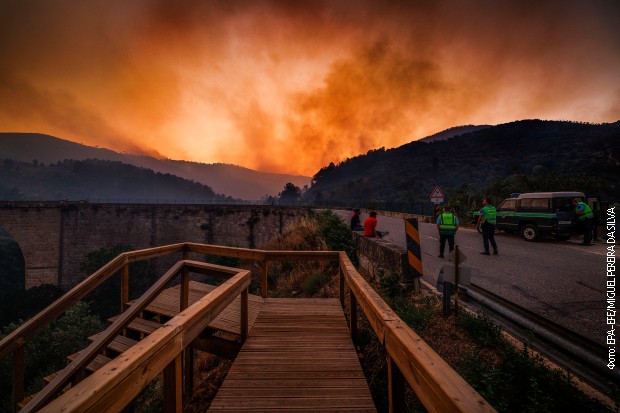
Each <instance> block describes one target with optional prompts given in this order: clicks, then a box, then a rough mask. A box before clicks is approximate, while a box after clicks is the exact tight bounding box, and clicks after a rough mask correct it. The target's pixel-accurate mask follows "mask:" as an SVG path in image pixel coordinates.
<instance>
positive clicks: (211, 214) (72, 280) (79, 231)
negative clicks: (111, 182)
mask: <svg viewBox="0 0 620 413" xmlns="http://www.w3.org/2000/svg"><path fill="white" fill-rule="evenodd" d="M306 215H307V209H304V208H295V207H274V206H245V205H242V206H239V205H148V204H90V203H87V202H75V203H74V202H0V227H2V228H4V229H5V230H6V231H8V232H9V233H10V234H11V236H12V237H13V238H14V239H15V240H16V241H17V242H18V243H19V246H20V248H21V249H22V252H23V254H24V260H25V266H26V275H25V277H26V283H25V284H26V288H30V287H33V286H36V285H40V284H43V283H49V284H54V285H58V286H60V287H61V288H64V289H68V288H71V287H72V286H74V285H75V284H77V283H78V282H79V281H81V280H82V278H83V276H84V274H82V273H81V271H80V269H79V267H80V264H81V263H82V262H83V261H84V260H85V259H86V256H87V254H88V253H89V252H92V251H94V250H97V249H99V248H109V247H112V246H114V245H116V244H128V245H131V246H133V247H134V248H136V249H141V248H149V247H156V246H161V245H168V244H175V243H179V242H199V243H208V244H219V245H234V246H239V247H246V248H260V247H262V246H263V245H265V244H266V243H267V242H268V241H269V240H271V239H272V238H273V237H274V236H276V235H278V234H281V233H282V231H283V229H284V227H285V226H286V225H287V224H289V223H292V222H295V221H298V220H299V219H301V218H303V217H305V216H306Z"/></svg>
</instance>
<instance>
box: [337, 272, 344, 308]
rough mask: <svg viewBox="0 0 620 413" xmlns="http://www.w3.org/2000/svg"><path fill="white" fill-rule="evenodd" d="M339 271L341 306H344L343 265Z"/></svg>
mask: <svg viewBox="0 0 620 413" xmlns="http://www.w3.org/2000/svg"><path fill="white" fill-rule="evenodd" d="M338 272H339V277H338V278H339V287H340V288H339V292H340V306H341V307H342V308H344V271H342V267H340V270H339V271H338Z"/></svg>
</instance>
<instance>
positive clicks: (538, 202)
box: [521, 198, 549, 209]
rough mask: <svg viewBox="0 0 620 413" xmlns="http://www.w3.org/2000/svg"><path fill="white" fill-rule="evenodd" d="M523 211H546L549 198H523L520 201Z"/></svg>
mask: <svg viewBox="0 0 620 413" xmlns="http://www.w3.org/2000/svg"><path fill="white" fill-rule="evenodd" d="M521 208H523V209H548V208H549V198H524V199H522V200H521Z"/></svg>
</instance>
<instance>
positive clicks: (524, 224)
mask: <svg viewBox="0 0 620 413" xmlns="http://www.w3.org/2000/svg"><path fill="white" fill-rule="evenodd" d="M574 198H579V199H581V200H582V201H584V202H585V201H586V197H585V195H584V194H583V193H582V192H531V193H526V194H518V195H515V196H514V197H512V198H508V199H505V200H504V202H502V203H501V204H500V205H499V207H497V224H496V228H497V229H501V230H504V231H506V232H508V233H512V232H518V233H520V234H521V236H523V238H525V239H526V240H527V241H536V240H538V239H540V238H541V237H543V236H546V235H551V236H553V237H555V238H556V239H558V240H562V241H565V240H567V239H569V238H570V237H571V236H572V235H573V234H575V233H576V230H577V225H576V222H575V214H574V207H573V205H572V203H571V201H572V200H573V199H574Z"/></svg>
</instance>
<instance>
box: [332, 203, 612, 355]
mask: <svg viewBox="0 0 620 413" xmlns="http://www.w3.org/2000/svg"><path fill="white" fill-rule="evenodd" d="M334 212H336V213H337V214H338V215H339V216H341V217H342V218H343V219H344V220H345V222H347V223H348V222H349V219H350V217H351V212H350V211H334ZM367 216H368V215H367V214H362V216H361V218H362V222H364V219H366V217H367ZM377 218H378V225H377V229H378V230H386V231H389V232H390V233H389V235H388V236H387V237H386V240H389V241H392V242H393V243H395V244H398V245H401V246H403V247H405V248H406V238H405V225H404V222H403V220H402V219H399V218H391V217H384V216H380V215H379V216H378V217H377ZM419 230H420V240H421V241H420V242H421V250H422V264H423V268H424V279H425V281H427V282H429V283H430V284H432V285H436V283H437V276H438V274H439V270H440V269H441V266H442V265H443V264H444V263H445V262H446V260H444V259H441V258H439V257H438V255H439V235H438V232H437V227H436V226H435V225H434V224H426V223H420V224H419ZM495 240H496V241H497V246H498V250H499V255H497V256H494V255H490V256H485V255H481V254H480V252H482V250H483V247H482V235H480V234H479V233H478V232H477V231H476V230H475V229H469V228H460V229H459V231H458V233H457V234H456V237H455V241H456V244H458V245H459V250H460V251H462V252H463V253H464V254H465V255H466V256H467V260H466V262H465V263H464V264H463V265H465V266H469V267H470V268H471V270H472V282H473V283H474V284H476V285H479V286H480V287H483V288H485V289H487V290H489V291H492V292H494V293H495V294H498V295H500V296H502V297H504V298H506V299H507V300H510V301H512V302H514V303H516V304H518V305H520V306H522V307H524V308H527V309H528V310H530V311H533V312H535V313H537V314H540V315H542V316H544V317H546V318H547V319H549V320H552V321H554V322H556V323H558V324H560V325H562V326H564V327H566V328H569V329H571V330H573V331H575V332H577V333H579V334H581V335H583V336H585V337H588V338H590V339H591V340H593V341H596V342H598V343H600V344H605V335H606V332H607V329H606V324H605V322H606V318H605V316H606V305H607V303H606V298H605V293H606V284H605V282H606V272H605V270H606V258H605V256H606V246H605V244H604V243H603V242H598V243H595V245H593V246H591V247H582V246H579V245H577V244H578V242H580V240H578V239H573V240H569V241H566V242H561V241H555V240H553V239H545V240H542V241H540V242H527V241H525V240H524V239H523V238H521V237H520V236H519V235H514V234H503V233H502V232H500V233H498V235H496V236H495ZM447 252H448V246H447V243H446V252H445V255H447Z"/></svg>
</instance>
